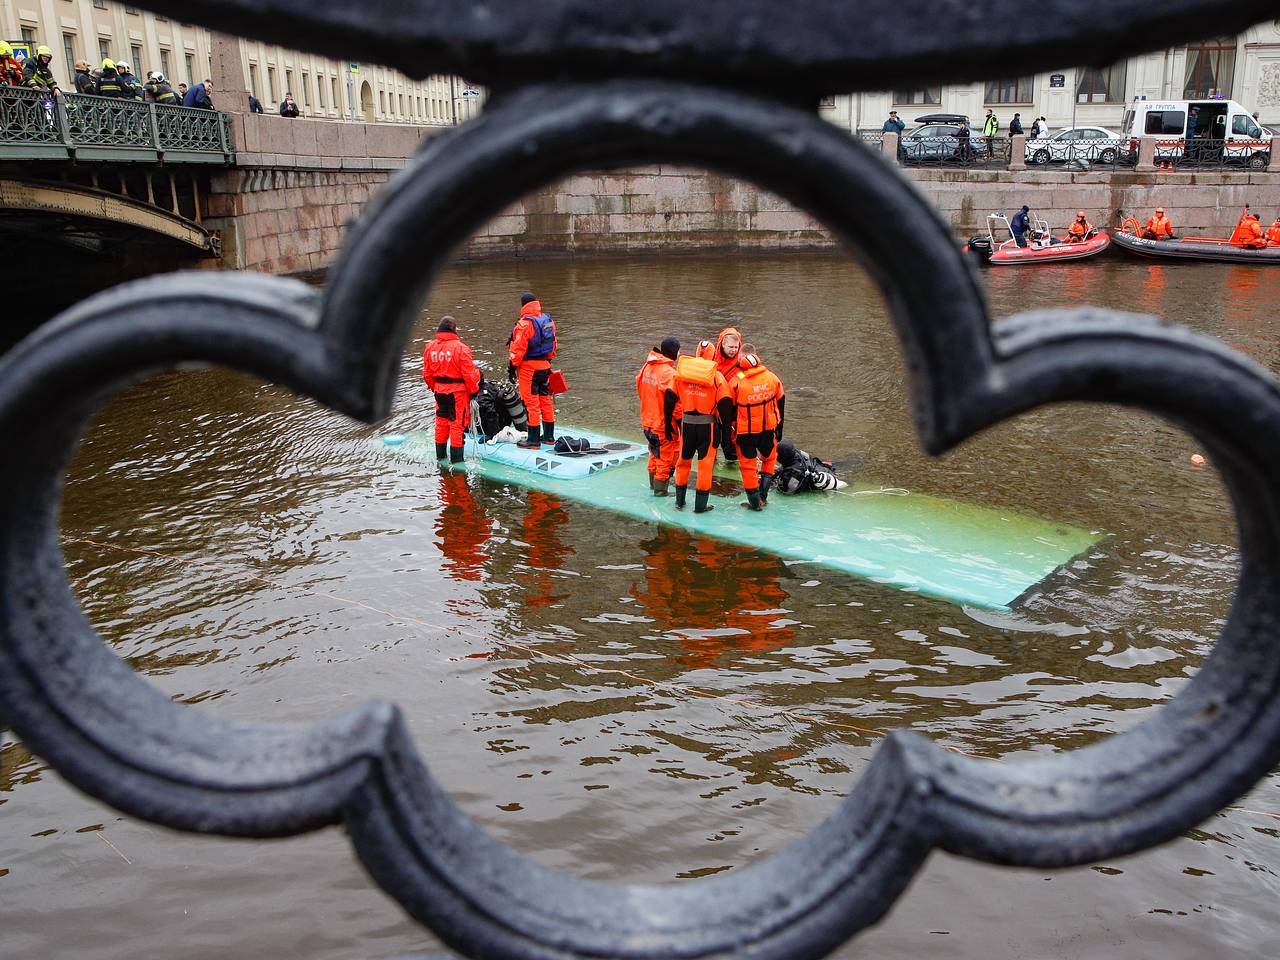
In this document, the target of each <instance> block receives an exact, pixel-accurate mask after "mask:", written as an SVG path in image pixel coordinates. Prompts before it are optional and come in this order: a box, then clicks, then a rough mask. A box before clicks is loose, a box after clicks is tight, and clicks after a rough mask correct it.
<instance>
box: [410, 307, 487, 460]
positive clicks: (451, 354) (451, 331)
mask: <svg viewBox="0 0 1280 960" xmlns="http://www.w3.org/2000/svg"><path fill="white" fill-rule="evenodd" d="M422 379H423V380H424V381H426V384H427V389H429V390H430V391H431V392H432V393H433V394H434V395H435V398H436V459H437V460H443V459H444V457H445V452H446V448H447V452H448V454H449V462H450V463H461V462H462V454H463V445H464V443H465V441H466V433H467V427H469V426H470V425H471V398H472V397H474V396H475V395H476V394H477V393H478V392H479V391H480V371H479V370H478V369H477V368H476V364H475V361H474V360H472V358H471V348H470V347H468V346H467V345H466V344H465V343H463V342H462V341H461V340H460V339H458V322H457V321H456V320H454V319H453V317H441V318H440V326H438V327H436V338H435V339H434V340H432V341H431V342H430V343H428V344H427V346H426V349H424V350H423V351H422Z"/></svg>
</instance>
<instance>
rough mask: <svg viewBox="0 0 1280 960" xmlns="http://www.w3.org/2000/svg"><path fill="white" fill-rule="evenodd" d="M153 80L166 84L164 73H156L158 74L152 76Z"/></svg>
mask: <svg viewBox="0 0 1280 960" xmlns="http://www.w3.org/2000/svg"><path fill="white" fill-rule="evenodd" d="M151 79H152V80H154V81H155V82H156V83H164V82H165V79H164V74H163V73H156V74H152V76H151Z"/></svg>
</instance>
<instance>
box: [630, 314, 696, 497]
mask: <svg viewBox="0 0 1280 960" xmlns="http://www.w3.org/2000/svg"><path fill="white" fill-rule="evenodd" d="M679 355H680V341H679V340H677V339H676V338H675V337H667V338H666V339H665V340H663V341H662V343H661V344H660V345H659V346H656V347H654V348H653V349H651V350H650V351H649V356H648V358H647V359H646V360H645V362H644V366H643V367H641V368H640V372H639V373H638V374H636V393H637V394H638V395H639V397H640V426H641V428H642V429H643V430H644V438H645V439H646V440H648V441H649V489H650V490H652V491H653V495H654V496H655V497H665V496H666V495H667V486H668V484H669V483H670V480H671V471H672V470H674V469H675V466H676V460H677V459H679V457H680V437H679V436H678V435H677V436H674V437H671V438H670V439H668V437H667V432H666V422H667V418H666V416H665V414H664V411H663V405H664V403H665V402H666V393H667V389H668V388H669V387H670V386H671V379H672V377H673V376H674V375H675V370H676V357H678V356H679ZM683 415H684V412H683V411H682V410H680V409H679V404H677V408H676V410H675V411H674V413H673V416H672V420H673V421H678V420H679V419H680V418H681V417H682V416H683Z"/></svg>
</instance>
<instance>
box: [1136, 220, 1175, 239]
mask: <svg viewBox="0 0 1280 960" xmlns="http://www.w3.org/2000/svg"><path fill="white" fill-rule="evenodd" d="M1142 235H1143V236H1144V237H1146V238H1147V239H1149V240H1172V239H1173V224H1172V223H1171V222H1170V220H1169V218H1168V217H1166V216H1165V215H1164V214H1156V213H1153V214H1152V215H1151V219H1150V220H1148V221H1147V225H1146V226H1145V227H1143V228H1142Z"/></svg>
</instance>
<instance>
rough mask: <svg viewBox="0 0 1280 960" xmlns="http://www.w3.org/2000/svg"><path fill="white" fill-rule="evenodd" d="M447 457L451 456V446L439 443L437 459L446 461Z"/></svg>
mask: <svg viewBox="0 0 1280 960" xmlns="http://www.w3.org/2000/svg"><path fill="white" fill-rule="evenodd" d="M447 456H449V445H448V444H447V443H437V444H436V459H437V460H443V459H444V458H445V457H447Z"/></svg>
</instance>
